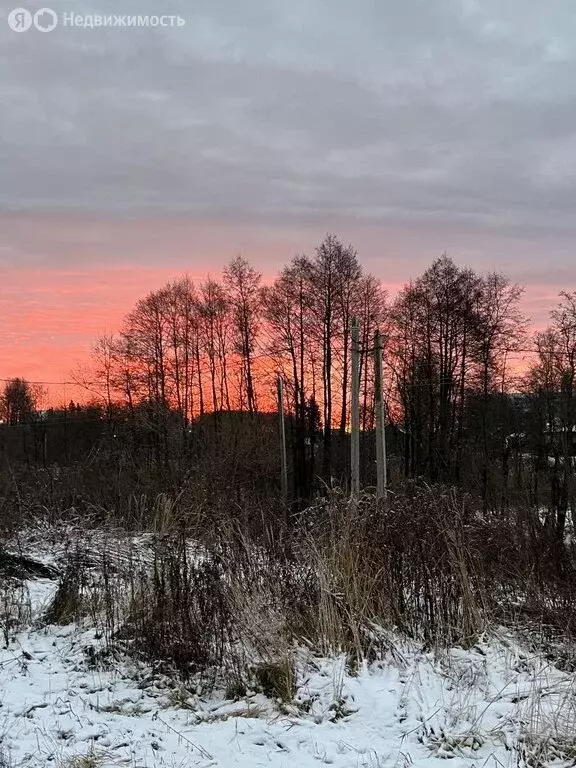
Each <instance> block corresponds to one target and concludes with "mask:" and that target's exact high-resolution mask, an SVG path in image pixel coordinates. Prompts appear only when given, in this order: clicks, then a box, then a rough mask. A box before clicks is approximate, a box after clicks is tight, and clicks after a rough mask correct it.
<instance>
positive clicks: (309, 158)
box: [0, 0, 576, 382]
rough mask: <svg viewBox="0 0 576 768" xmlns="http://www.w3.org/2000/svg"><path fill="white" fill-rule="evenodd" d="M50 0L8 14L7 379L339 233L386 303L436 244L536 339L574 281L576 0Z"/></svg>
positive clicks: (2, 68) (62, 369)
mask: <svg viewBox="0 0 576 768" xmlns="http://www.w3.org/2000/svg"><path fill="white" fill-rule="evenodd" d="M47 2H50V8H51V9H53V10H54V11H55V12H56V13H57V14H58V16H59V19H60V23H59V24H58V26H57V27H56V28H55V29H54V30H53V31H51V32H48V33H45V32H44V33H43V32H41V31H39V30H38V29H35V28H34V27H32V28H31V29H29V30H28V31H25V32H19V33H17V32H14V31H12V30H11V29H10V27H9V25H8V23H7V20H8V16H9V12H10V11H11V10H12V9H13V8H14V5H15V4H14V3H13V2H9V0H0V378H8V377H11V376H17V375H21V376H25V377H27V378H29V379H32V380H43V381H58V382H62V381H64V380H70V379H71V378H73V376H72V374H73V373H74V371H76V369H77V368H78V366H80V367H83V366H86V365H87V364H88V361H89V349H90V346H91V344H92V343H93V341H94V340H95V338H96V337H97V336H98V335H99V334H100V333H102V332H104V331H113V330H116V329H117V328H118V327H119V325H120V323H121V319H122V316H123V315H124V314H125V313H127V312H128V311H129V310H130V308H131V306H132V305H133V304H134V302H135V301H136V300H137V299H138V298H139V297H141V296H143V295H145V294H146V293H147V292H148V291H149V290H151V289H154V288H157V287H160V286H161V285H162V284H163V283H164V282H165V281H167V280H168V279H172V278H174V277H178V276H180V275H182V274H184V273H187V274H189V275H190V276H191V277H192V278H201V277H203V276H204V275H205V274H207V273H211V274H212V275H218V274H219V273H220V271H221V269H222V267H223V266H224V264H226V263H227V262H228V261H229V260H230V259H231V258H232V257H233V256H234V255H236V254H237V253H242V254H243V255H245V256H246V257H247V258H249V259H250V260H251V261H252V262H253V263H254V265H255V266H256V267H258V268H259V269H260V270H261V271H262V272H263V273H264V275H265V277H266V278H267V279H270V278H271V277H272V276H273V275H274V274H275V272H276V271H277V270H278V269H279V267H280V266H281V265H282V264H283V263H284V262H286V261H287V260H288V259H290V258H291V257H292V256H293V255H294V254H296V253H302V252H304V253H311V252H312V251H313V249H314V246H315V245H316V244H317V243H319V242H320V241H321V239H322V238H323V236H324V234H325V233H326V232H335V233H337V234H338V235H339V236H341V238H342V239H343V240H344V241H345V242H352V243H353V244H354V245H355V247H356V248H357V250H358V252H359V255H360V258H361V261H362V262H363V263H364V265H365V266H366V268H367V269H368V270H369V271H372V272H374V273H375V274H376V275H377V276H378V277H380V278H381V279H382V280H383V282H384V283H385V284H386V285H387V286H388V287H389V288H390V291H391V293H392V294H393V293H394V291H395V290H397V288H398V287H399V286H400V285H402V283H403V282H405V281H407V280H408V279H409V278H410V277H416V276H417V275H418V274H420V273H421V272H422V271H423V269H425V267H426V266H427V265H428V264H429V263H430V262H431V261H432V260H433V259H434V258H436V257H437V256H439V255H440V254H441V253H443V252H445V251H446V252H448V253H449V255H450V256H452V257H453V258H454V260H455V261H456V262H457V263H459V264H462V265H469V266H472V267H473V268H475V269H477V270H478V271H486V270H492V269H498V270H501V271H503V272H505V273H506V274H508V275H509V276H510V277H511V278H512V279H513V280H514V281H517V282H520V283H522V284H523V285H525V286H526V292H525V296H524V309H525V311H526V312H527V314H528V315H529V316H530V317H531V318H532V324H533V326H534V327H543V326H544V325H545V324H546V322H547V318H548V312H549V310H550V309H551V308H552V306H553V305H554V303H555V302H556V300H557V295H558V293H559V291H560V290H563V289H576V260H575V259H574V241H575V234H576V216H575V215H574V214H575V212H576V3H575V2H574V0H547V2H543V1H542V0H506V2H502V0H395V2H392V1H391V0H354V2H352V0H324V1H323V2H320V1H319V0H290V2H287V0H282V2H280V0H241V1H239V0H187V1H186V2H185V1H184V0H157V2H156V3H154V2H151V0H138V2H131V1H130V0H91V2H85V1H84V0H76V2H74V1H73V0H47ZM41 5H42V3H40V2H38V3H32V2H30V3H29V2H27V0H26V1H24V0H21V6H23V7H24V8H26V9H28V10H30V11H31V12H32V13H34V12H35V11H37V10H39V8H40V6H41ZM70 13H74V14H75V15H84V16H86V15H95V14H100V15H113V14H118V15H120V14H122V15H124V14H126V15H131V14H139V15H146V14H174V15H178V16H180V17H181V18H182V19H183V20H184V22H185V23H184V25H183V26H175V27H163V28H162V27H156V28H136V27H130V28H122V27H109V28H102V27H101V28H86V29H83V28H80V27H70V26H64V24H63V23H62V19H63V15H64V14H70Z"/></svg>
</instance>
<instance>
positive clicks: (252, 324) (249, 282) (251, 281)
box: [224, 256, 262, 413]
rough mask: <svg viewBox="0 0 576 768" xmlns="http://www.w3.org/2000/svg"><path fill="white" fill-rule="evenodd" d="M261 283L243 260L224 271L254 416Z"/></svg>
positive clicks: (242, 369)
mask: <svg viewBox="0 0 576 768" xmlns="http://www.w3.org/2000/svg"><path fill="white" fill-rule="evenodd" d="M261 280H262V275H261V274H260V272H257V271H256V270H255V269H254V268H253V267H252V266H250V264H249V263H248V261H247V260H246V259H245V258H244V257H243V256H237V257H236V258H234V259H233V260H232V261H231V262H230V264H229V265H228V266H227V267H226V268H225V269H224V283H225V286H226V289H227V292H228V296H229V299H230V302H231V305H232V309H233V316H234V328H235V332H236V348H237V351H238V353H239V355H240V359H241V363H242V368H241V373H242V377H241V387H244V388H245V390H246V400H247V405H248V411H249V412H250V413H255V412H256V410H257V402H256V390H255V386H254V360H253V358H254V348H255V343H256V338H257V335H258V331H259V329H260V313H261V303H260V297H261V296H260V283H261ZM241 401H242V398H241Z"/></svg>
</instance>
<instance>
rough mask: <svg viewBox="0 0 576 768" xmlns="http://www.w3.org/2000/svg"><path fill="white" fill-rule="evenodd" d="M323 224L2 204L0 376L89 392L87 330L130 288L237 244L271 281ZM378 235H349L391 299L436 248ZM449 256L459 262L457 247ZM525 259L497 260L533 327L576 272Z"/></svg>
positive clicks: (98, 326) (123, 310)
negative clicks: (106, 215)
mask: <svg viewBox="0 0 576 768" xmlns="http://www.w3.org/2000/svg"><path fill="white" fill-rule="evenodd" d="M326 229H328V227H327V228H326ZM330 229H331V230H332V231H333V228H330ZM323 231H324V228H322V230H319V231H312V230H306V231H296V230H294V231H292V230H290V231H289V230H282V229H279V230H278V231H276V230H273V229H270V228H265V227H255V228H250V227H248V226H244V225H240V224H238V225H235V224H234V225H233V224H230V225H221V224H218V223H217V222H209V221H204V222H192V221H189V222H186V221H182V220H181V221H177V220H139V221H135V220H104V219H96V218H91V217H89V216H80V215H64V214H61V215H52V214H32V213H30V214H24V213H22V214H0V379H10V378H14V377H17V376H19V377H23V378H25V379H27V380H28V381H31V382H48V384H46V385H45V390H46V397H45V398H44V402H43V405H44V407H46V406H48V405H63V404H66V403H68V402H69V401H70V399H74V400H75V401H76V400H80V401H85V400H87V399H89V398H90V397H91V395H90V393H88V392H87V391H86V390H85V389H83V388H82V387H79V386H77V385H75V384H73V383H70V382H73V381H76V380H78V372H79V371H83V372H84V373H85V374H86V373H88V377H89V370H90V364H91V359H90V350H91V347H92V345H93V344H94V342H95V340H96V339H97V337H98V336H99V335H101V334H102V333H105V332H114V331H117V330H119V328H120V327H121V324H122V319H123V317H124V316H125V315H126V314H127V313H128V312H129V311H130V310H131V309H132V307H133V306H134V304H135V302H136V301H137V300H138V299H140V298H142V297H143V296H145V295H146V294H147V293H149V292H150V291H151V290H154V289H157V288H160V287H161V286H162V285H164V284H165V283H166V282H167V281H169V280H173V279H177V278H178V277H181V276H182V275H184V274H188V275H189V276H190V278H191V279H192V280H193V281H195V282H196V281H198V280H201V279H204V278H205V277H206V276H207V275H208V274H210V275H212V276H214V277H218V276H219V275H220V274H221V271H222V268H223V266H224V265H225V264H226V263H228V262H229V261H230V259H231V258H232V257H233V256H234V255H235V254H237V253H242V254H244V255H245V256H246V257H247V258H249V259H250V261H251V262H252V263H253V264H254V266H255V267H256V268H257V269H259V270H260V271H261V272H262V273H263V276H264V281H265V282H268V281H270V280H271V279H272V278H273V277H274V275H275V274H277V272H278V270H279V269H280V268H281V266H282V265H283V264H285V263H287V262H288V261H289V259H290V258H291V257H292V256H294V255H295V254H297V253H303V252H306V253H308V254H311V253H312V252H313V248H314V244H315V243H317V242H320V240H321V238H322V236H323ZM386 234H387V237H386V238H385V243H386V244H385V250H384V251H382V231H381V230H376V229H375V228H373V229H369V228H365V229H361V230H358V232H355V231H354V230H352V231H351V232H350V236H349V239H350V240H352V241H353V242H354V243H355V244H356V245H357V247H358V250H359V253H360V259H361V261H362V263H363V264H364V266H365V268H366V270H367V271H369V272H372V273H374V274H375V275H376V276H377V277H380V278H381V279H382V280H383V283H384V284H385V286H386V287H387V288H388V292H389V295H390V297H392V298H393V297H394V295H395V294H396V292H397V291H398V289H399V288H400V287H401V286H402V285H403V284H404V283H406V282H407V281H408V280H409V279H410V278H411V277H415V276H417V275H418V274H420V273H421V272H422V271H423V269H425V268H426V266H427V265H428V264H429V263H430V262H431V260H432V259H433V257H434V253H439V252H441V250H442V249H441V248H436V247H435V244H434V243H433V242H432V243H426V244H425V246H423V245H420V246H419V247H418V248H416V244H415V241H414V239H413V238H412V239H411V236H410V233H407V232H404V233H402V232H401V231H399V230H396V231H394V230H390V231H388V232H387V233H386ZM403 237H404V239H403ZM345 239H347V238H345ZM413 252H414V255H412V254H413ZM398 255H399V257H398ZM453 256H454V258H455V260H456V261H457V262H461V260H460V259H458V253H457V252H454V254H453ZM519 264H520V262H519ZM473 266H474V268H475V269H477V270H478V271H479V272H483V271H487V270H489V269H500V267H499V265H498V264H497V263H492V262H487V261H486V260H484V261H483V260H482V259H481V258H480V257H477V258H475V260H474V261H473ZM523 268H524V265H522V266H518V269H517V274H518V277H515V276H514V272H513V269H512V263H511V262H510V263H508V265H504V266H503V267H502V271H504V272H507V273H510V272H512V274H511V277H512V279H518V280H519V282H523V283H525V284H527V289H526V294H525V296H524V299H523V308H524V311H525V312H526V313H527V314H528V315H530V316H531V317H532V327H533V328H542V327H544V326H545V325H546V323H547V318H548V313H549V310H550V309H552V308H553V307H554V305H555V304H556V302H557V299H558V293H559V291H560V290H561V289H562V288H565V287H567V285H568V287H570V286H569V282H571V281H572V277H574V283H575V284H576V270H573V269H572V268H570V267H566V268H564V270H563V271H562V270H561V269H560V270H556V272H557V273H558V274H557V275H553V274H550V275H548V274H547V273H545V272H541V273H535V272H532V273H530V272H522V269H523ZM523 278H524V279H523ZM548 279H549V280H550V282H547V280H548ZM64 382H67V383H66V384H64Z"/></svg>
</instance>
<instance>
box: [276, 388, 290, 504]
mask: <svg viewBox="0 0 576 768" xmlns="http://www.w3.org/2000/svg"><path fill="white" fill-rule="evenodd" d="M278 426H279V430H280V457H281V469H280V487H281V490H282V498H283V500H284V501H285V502H286V501H287V500H288V461H287V456H286V427H285V425H284V382H283V381H282V376H278Z"/></svg>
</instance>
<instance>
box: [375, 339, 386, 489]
mask: <svg viewBox="0 0 576 768" xmlns="http://www.w3.org/2000/svg"><path fill="white" fill-rule="evenodd" d="M383 378H384V377H383V374H382V336H381V335H380V331H376V333H375V334H374V410H375V411H376V494H377V496H378V498H379V499H384V500H385V499H386V497H387V495H388V490H387V485H388V478H387V473H386V415H385V409H384V395H383Z"/></svg>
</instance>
